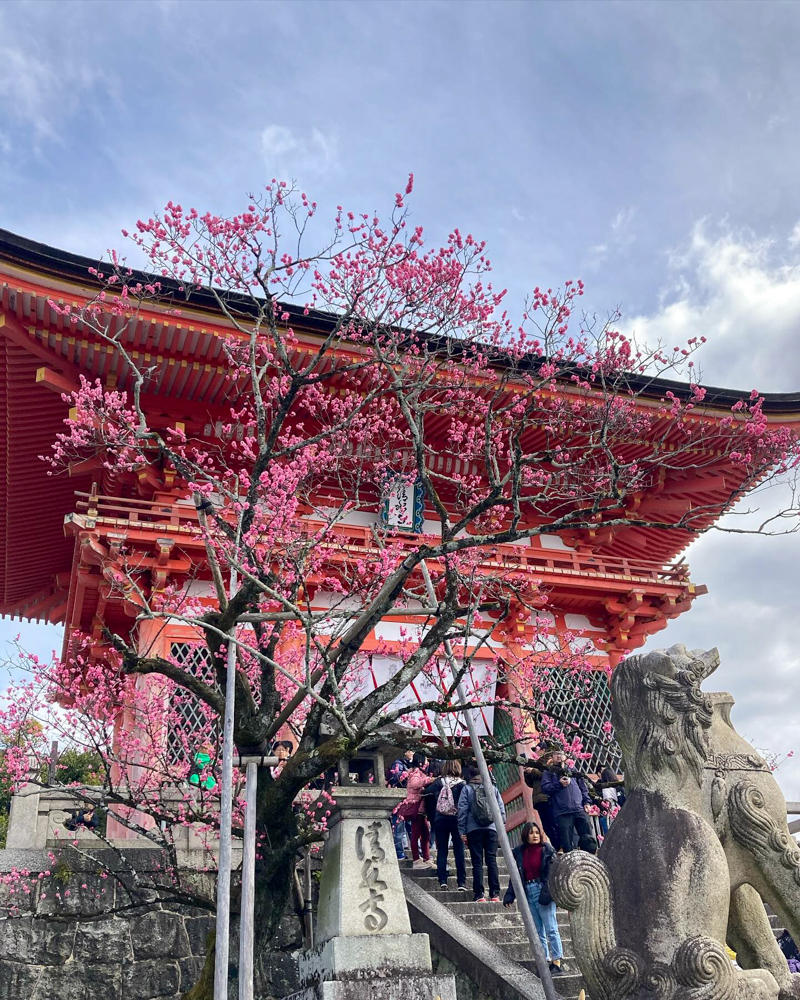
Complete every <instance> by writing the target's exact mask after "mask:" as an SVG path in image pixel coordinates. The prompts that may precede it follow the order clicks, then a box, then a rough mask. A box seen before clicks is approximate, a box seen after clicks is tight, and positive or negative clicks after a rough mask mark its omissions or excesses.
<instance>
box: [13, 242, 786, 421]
mask: <svg viewBox="0 0 800 1000" xmlns="http://www.w3.org/2000/svg"><path fill="white" fill-rule="evenodd" d="M0 261H7V262H8V263H10V264H15V265H17V266H20V267H24V268H26V269H29V270H32V271H35V272H37V273H39V274H42V275H48V276H50V277H53V278H57V279H60V280H62V281H67V282H70V283H72V282H76V283H80V284H81V285H83V286H84V287H91V286H92V285H97V286H99V285H100V282H99V281H98V280H97V279H96V278H95V277H94V276H93V275H91V274H90V273H89V269H90V268H98V269H100V268H103V267H108V262H107V261H98V260H95V259H93V258H90V257H84V256H82V255H80V254H74V253H70V252H69V251H66V250H59V249H57V248H55V247H51V246H47V244H45V243H37V242H36V241H35V240H30V239H27V238H26V237H24V236H18V235H17V234H16V233H12V232H9V231H8V230H7V229H0ZM133 276H134V277H135V278H136V279H137V280H141V281H150V280H152V275H149V274H147V273H146V272H144V271H140V270H137V269H136V268H134V269H133ZM158 280H159V282H160V284H161V286H162V288H164V289H165V290H167V291H169V292H170V293H171V294H172V295H173V296H174V297H175V298H176V299H177V298H180V300H181V301H182V302H183V303H185V304H186V305H190V306H191V307H192V308H194V309H199V310H202V311H207V312H209V313H211V314H213V315H214V316H216V317H218V318H222V317H221V313H220V309H219V306H218V305H217V302H216V299H215V297H214V294H213V292H211V291H210V290H206V289H203V288H200V289H198V288H194V289H192V291H191V292H190V293H189V294H188V295H187V293H186V292H185V291H183V290H181V286H180V285H179V283H178V282H176V281H174V280H172V279H169V278H159V279H158ZM227 295H228V297H229V298H230V299H231V300H232V301H233V302H236V305H237V306H238V307H239V308H241V309H242V311H247V310H248V309H252V303H251V301H250V300H249V298H248V297H247V296H245V295H241V296H239V295H236V294H235V293H227ZM237 300H238V301H237ZM284 308H285V311H286V312H288V313H289V315H290V316H291V317H293V319H294V321H295V322H296V324H297V326H298V327H302V329H303V330H305V331H308V332H309V333H315V332H316V333H320V334H325V333H327V332H328V331H329V330H330V327H331V323H332V322H333V315H332V314H331V313H326V312H323V311H321V310H315V309H310V310H308V311H306V310H305V309H303V308H302V307H300V306H296V305H293V304H290V305H288V306H285V307H284ZM496 363H497V364H498V365H502V363H503V359H502V357H498V358H497V359H496ZM530 363H531V366H533V365H535V364H538V363H540V362H539V359H535V358H531V360H530ZM629 383H630V386H631V389H632V390H633V391H634V392H636V393H637V394H640V395H642V396H644V397H646V398H660V397H662V396H663V395H664V394H665V393H667V392H673V393H674V394H675V395H676V396H678V397H680V398H687V397H688V395H689V392H690V389H689V386H688V384H687V383H686V382H680V381H677V380H672V379H665V378H652V377H648V376H644V375H634V374H631V375H630V376H629ZM705 389H706V396H705V400H704V404H703V409H716V408H727V407H730V406H732V405H733V404H734V403H736V402H737V401H739V400H740V399H742V398H746V397H747V396H749V394H750V390H737V389H728V388H724V387H722V386H708V385H705ZM760 395H762V396H763V397H764V407H763V408H764V412H765V413H768V414H771V415H775V416H780V415H781V414H785V415H787V416H789V415H800V392H767V393H761V394H760Z"/></svg>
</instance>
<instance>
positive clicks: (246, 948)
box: [239, 762, 258, 1000]
mask: <svg viewBox="0 0 800 1000" xmlns="http://www.w3.org/2000/svg"><path fill="white" fill-rule="evenodd" d="M246 774H247V777H246V782H247V784H246V786H245V810H244V844H243V851H244V853H243V855H242V915H241V918H240V920H239V1000H253V925H254V912H253V911H254V905H255V895H256V793H257V791H258V765H257V764H256V763H253V762H249V763H248V764H247V772H246Z"/></svg>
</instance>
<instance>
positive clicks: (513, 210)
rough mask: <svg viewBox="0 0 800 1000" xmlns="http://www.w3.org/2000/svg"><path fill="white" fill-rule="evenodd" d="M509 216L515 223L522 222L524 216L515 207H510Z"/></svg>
mask: <svg viewBox="0 0 800 1000" xmlns="http://www.w3.org/2000/svg"><path fill="white" fill-rule="evenodd" d="M511 214H512V216H513V217H514V218H515V219H516V220H517V222H524V221H525V216H524V215H523V214H522V212H520V210H519V209H518V208H517V206H516V205H512V206H511Z"/></svg>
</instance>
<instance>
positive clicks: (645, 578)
mask: <svg viewBox="0 0 800 1000" xmlns="http://www.w3.org/2000/svg"><path fill="white" fill-rule="evenodd" d="M76 496H77V498H78V499H77V503H76V507H77V508H78V510H79V511H82V512H85V513H86V514H87V515H88V516H89V517H92V518H96V519H97V521H98V523H104V524H106V525H113V526H114V527H116V528H118V529H119V528H124V527H126V526H130V527H131V528H134V527H138V528H145V529H147V528H159V529H161V530H165V531H167V532H169V530H170V528H172V530H176V529H177V530H182V531H184V532H185V531H187V530H189V531H191V530H193V529H194V528H195V527H196V526H197V524H198V516H197V511H196V510H195V508H194V507H193V506H191V505H190V504H186V505H183V504H181V505H178V504H172V503H169V502H166V503H157V502H154V501H149V500H135V499H127V498H123V497H110V496H101V495H94V494H89V493H80V492H79V493H76ZM304 524H305V525H307V528H308V531H309V533H310V534H314V533H317V532H320V531H321V530H322V529H323V528H324V526H325V525H324V522H322V521H320V520H318V519H313V518H308V519H307V520H305V521H304ZM333 534H334V536H335V539H336V541H335V548H336V550H337V551H340V552H341V553H342V554H343V555H344V554H347V555H349V556H353V555H358V554H360V553H367V552H372V551H375V541H374V538H373V535H372V530H371V528H370V527H369V526H365V525H357V524H337V525H336V526H335V527H334V529H333ZM395 537H396V538H397V539H398V541H399V543H400V544H401V545H407V547H408V548H409V549H412V548H414V547H416V545H417V544H418V541H417V537H416V536H410V535H408V536H403V535H399V536H395ZM325 544H327V545H331V546H332V545H334V543H333V542H332V541H331V540H328V541H327V542H326V543H325ZM481 564H482V565H483V566H485V567H487V568H491V569H492V570H493V571H497V570H502V571H504V572H507V573H513V572H522V573H525V574H526V575H533V576H538V575H542V576H559V575H567V576H580V575H588V576H592V577H605V578H610V579H625V580H634V581H637V580H638V581H642V582H645V583H651V584H652V583H655V584H660V585H668V586H684V587H685V586H686V585H687V584H688V582H689V567H688V565H687V564H686V563H684V562H679V563H676V564H674V565H671V566H664V565H663V564H661V563H658V562H654V561H649V560H644V559H626V558H619V557H616V556H608V555H599V554H596V553H591V552H577V551H575V550H574V549H549V548H539V547H538V546H535V545H530V546H527V545H494V546H491V547H490V548H488V549H487V552H486V556H485V558H484V559H483V560H482V563H481Z"/></svg>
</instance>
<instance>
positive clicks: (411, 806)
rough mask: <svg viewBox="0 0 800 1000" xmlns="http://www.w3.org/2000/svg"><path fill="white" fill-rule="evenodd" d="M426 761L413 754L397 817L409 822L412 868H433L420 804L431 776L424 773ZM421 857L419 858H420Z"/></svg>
mask: <svg viewBox="0 0 800 1000" xmlns="http://www.w3.org/2000/svg"><path fill="white" fill-rule="evenodd" d="M427 764H428V761H427V758H426V757H425V755H424V754H421V753H415V754H414V757H413V759H412V761H411V768H410V769H409V772H408V781H407V782H406V788H407V789H408V791H407V792H406V798H405V801H404V802H401V803H400V806H399V807H398V810H397V815H398V816H401V817H402V818H403V819H407V820H410V822H411V835H410V838H409V839H410V840H411V857H412V858H413V859H414V863H413V866H412V867H414V868H433V865H434V863H433V861H431V854H430V827H429V826H428V819H427V817H426V816H425V809H424V808H423V803H422V789H423V788H425V786H426V785H429V784H430V783H431V782H432V781H433V780H434V778H433V776H432V775H429V774H427V773H426V772H425V768H426V767H427ZM420 855H421V856H420Z"/></svg>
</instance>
